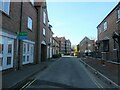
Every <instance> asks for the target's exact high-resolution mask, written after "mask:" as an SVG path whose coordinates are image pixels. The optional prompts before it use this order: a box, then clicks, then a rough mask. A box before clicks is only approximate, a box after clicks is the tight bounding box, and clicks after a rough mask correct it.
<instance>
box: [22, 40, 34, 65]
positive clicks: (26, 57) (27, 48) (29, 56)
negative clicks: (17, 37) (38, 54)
mask: <svg viewBox="0 0 120 90" xmlns="http://www.w3.org/2000/svg"><path fill="white" fill-rule="evenodd" d="M33 54H34V45H33V44H30V43H26V42H24V43H23V64H28V63H33Z"/></svg>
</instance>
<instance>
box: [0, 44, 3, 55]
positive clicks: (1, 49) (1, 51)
mask: <svg viewBox="0 0 120 90" xmlns="http://www.w3.org/2000/svg"><path fill="white" fill-rule="evenodd" d="M3 48H4V44H0V54H3Z"/></svg>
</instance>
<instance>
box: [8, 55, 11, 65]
mask: <svg viewBox="0 0 120 90" xmlns="http://www.w3.org/2000/svg"><path fill="white" fill-rule="evenodd" d="M10 64H11V57H7V65H10Z"/></svg>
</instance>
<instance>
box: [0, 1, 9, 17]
mask: <svg viewBox="0 0 120 90" xmlns="http://www.w3.org/2000/svg"><path fill="white" fill-rule="evenodd" d="M0 10H2V11H3V12H5V13H6V14H8V15H9V11H10V0H0Z"/></svg>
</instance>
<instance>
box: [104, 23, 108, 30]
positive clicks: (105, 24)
mask: <svg viewBox="0 0 120 90" xmlns="http://www.w3.org/2000/svg"><path fill="white" fill-rule="evenodd" d="M106 30H107V22H106V21H105V22H104V31H106Z"/></svg>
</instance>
